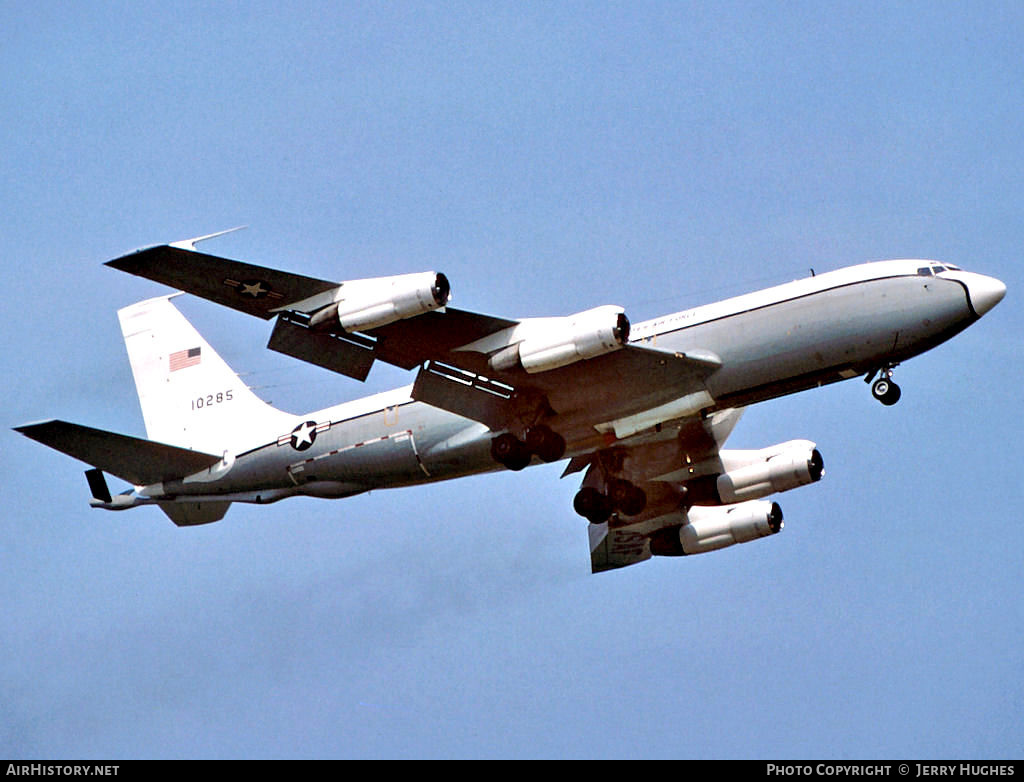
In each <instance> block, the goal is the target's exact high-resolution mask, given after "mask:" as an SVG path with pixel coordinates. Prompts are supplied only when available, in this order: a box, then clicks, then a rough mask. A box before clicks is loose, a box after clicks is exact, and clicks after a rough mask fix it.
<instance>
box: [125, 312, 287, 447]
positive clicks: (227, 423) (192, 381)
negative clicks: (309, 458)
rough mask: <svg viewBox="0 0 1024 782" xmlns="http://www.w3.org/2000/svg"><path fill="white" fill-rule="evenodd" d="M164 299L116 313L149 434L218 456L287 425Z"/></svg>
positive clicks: (281, 415)
mask: <svg viewBox="0 0 1024 782" xmlns="http://www.w3.org/2000/svg"><path fill="white" fill-rule="evenodd" d="M172 295H177V294H172ZM170 298H171V297H170V296H160V297H157V298H155V299H148V300H146V301H140V302H139V303H138V304H133V305H131V306H130V307H125V308H124V309H122V310H119V311H118V313H117V316H118V318H119V319H120V321H121V333H122V334H123V335H124V342H125V346H126V347H127V349H128V358H129V360H130V361H131V366H132V375H133V376H134V377H135V387H136V389H137V391H138V394H139V403H140V404H141V405H142V417H143V419H144V420H145V423H146V433H147V435H148V436H149V438H150V439H151V440H156V441H158V442H162V443H168V444H170V445H177V446H181V447H184V448H191V449H194V450H198V451H204V452H206V453H213V454H221V453H223V452H224V451H227V450H232V451H234V450H237V449H239V448H241V447H244V446H245V445H247V444H249V443H252V442H256V441H258V440H260V439H261V438H262V439H263V440H265V439H266V438H267V437H268V436H276V435H277V434H278V433H280V432H282V431H284V432H286V431H288V430H289V429H291V427H292V425H293V424H294V421H293V418H294V416H291V415H289V414H287V413H283V412H281V411H280V410H277V409H275V408H273V407H271V406H270V405H268V404H267V403H266V402H264V401H263V400H261V399H260V398H259V397H257V396H256V395H255V394H254V393H253V392H252V391H250V390H249V388H248V387H247V386H246V385H245V384H244V383H243V382H242V381H241V379H240V378H239V377H238V375H236V374H235V373H234V372H233V371H232V370H231V368H230V367H229V366H228V365H227V364H225V363H224V361H223V359H221V357H220V356H218V355H217V353H216V352H215V351H214V350H213V348H211V347H210V345H209V343H208V342H207V341H206V340H205V339H203V338H202V337H201V336H200V335H199V332H198V331H196V330H195V328H193V326H192V324H191V323H189V322H188V321H187V320H186V319H185V316H184V315H182V314H181V313H180V312H178V310H177V308H176V307H175V306H174V305H173V304H171V302H170Z"/></svg>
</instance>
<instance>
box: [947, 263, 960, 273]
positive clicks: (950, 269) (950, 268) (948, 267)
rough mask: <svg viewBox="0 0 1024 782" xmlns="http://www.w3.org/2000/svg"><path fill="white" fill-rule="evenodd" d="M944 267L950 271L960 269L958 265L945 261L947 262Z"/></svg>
mask: <svg viewBox="0 0 1024 782" xmlns="http://www.w3.org/2000/svg"><path fill="white" fill-rule="evenodd" d="M946 269H948V270H949V271H951V272H958V271H961V269H960V267H959V266H954V265H953V264H951V263H947V264H946Z"/></svg>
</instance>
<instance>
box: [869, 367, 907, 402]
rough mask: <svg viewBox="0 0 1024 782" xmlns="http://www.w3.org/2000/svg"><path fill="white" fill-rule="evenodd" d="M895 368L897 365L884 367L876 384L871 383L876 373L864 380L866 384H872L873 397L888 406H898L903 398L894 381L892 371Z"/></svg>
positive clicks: (879, 372)
mask: <svg viewBox="0 0 1024 782" xmlns="http://www.w3.org/2000/svg"><path fill="white" fill-rule="evenodd" d="M895 366H896V365H895V364H892V365H886V366H884V367H882V368H881V369H880V370H879V371H878V373H877V374H878V379H877V380H875V382H874V383H871V381H872V380H873V379H874V377H875V374H876V373H874V372H872V373H871V374H870V375H868V376H867V377H866V378H864V382H865V383H871V396H873V397H874V398H875V399H877V400H878V401H879V402H881V403H882V404H883V405H886V406H889V405H894V404H896V403H897V402H899V401H900V396H902V392H901V391H900V387H899V386H898V385H896V384H895V383H894V382H893V381H892V370H893V367H895Z"/></svg>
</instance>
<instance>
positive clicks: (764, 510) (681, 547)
mask: <svg viewBox="0 0 1024 782" xmlns="http://www.w3.org/2000/svg"><path fill="white" fill-rule="evenodd" d="M686 519H687V523H686V524H683V525H682V526H673V527H665V528H663V529H660V530H658V531H657V532H655V533H654V534H653V535H651V553H652V554H655V555H656V556H661V557H680V556H685V555H687V554H703V553H705V552H708V551H716V550H718V549H720V548H727V547H728V546H732V545H734V544H736V543H747V542H748V541H751V540H756V539H757V538H764V537H767V536H768V535H774V534H775V533H777V532H779V531H780V530H781V529H782V527H783V523H782V508H780V507H779V505H778V503H776V502H767V501H764V500H759V501H758V500H756V501H753V502H744V503H741V504H739V505H731V506H728V507H722V508H702V507H699V506H696V507H693V508H690V510H689V511H688V512H687V514H686Z"/></svg>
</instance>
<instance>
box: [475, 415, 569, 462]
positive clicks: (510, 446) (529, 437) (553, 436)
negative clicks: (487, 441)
mask: <svg viewBox="0 0 1024 782" xmlns="http://www.w3.org/2000/svg"><path fill="white" fill-rule="evenodd" d="M564 455H565V438H563V437H562V435H560V434H558V432H554V431H552V430H551V429H550V428H549V427H547V426H544V424H540V425H538V426H531V427H530V428H529V429H527V430H526V433H525V437H524V439H523V440H520V439H519V438H518V437H516V436H515V435H514V434H512V433H511V432H505V434H500V435H498V436H497V437H495V438H494V439H493V440H491V458H492V459H494V461H496V462H497V463H498V464H501V465H503V466H505V467H507V468H508V469H510V470H521V469H523V468H524V467H526V465H528V464H529V463H530V460H531V459H532V458H533V457H534V456H537V457H538V458H539V459H540V460H541V461H542V462H557V461H558V460H559V459H561V458H562V456H564Z"/></svg>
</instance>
